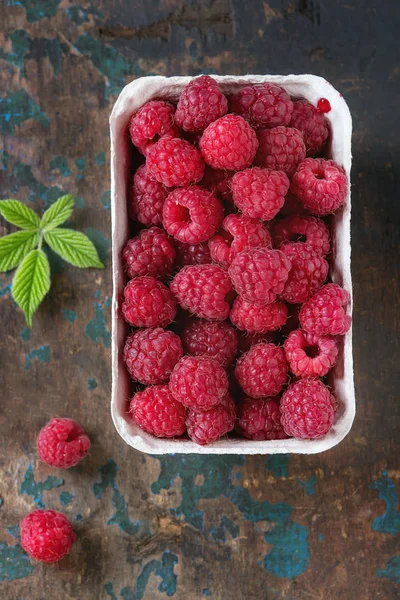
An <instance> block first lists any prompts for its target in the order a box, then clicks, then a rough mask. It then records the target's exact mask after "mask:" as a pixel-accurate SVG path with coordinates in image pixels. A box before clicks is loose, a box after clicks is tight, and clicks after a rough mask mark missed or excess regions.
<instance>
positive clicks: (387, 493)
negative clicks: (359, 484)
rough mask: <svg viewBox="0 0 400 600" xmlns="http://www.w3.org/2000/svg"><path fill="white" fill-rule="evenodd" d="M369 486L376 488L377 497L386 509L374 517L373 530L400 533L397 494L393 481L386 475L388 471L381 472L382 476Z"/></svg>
mask: <svg viewBox="0 0 400 600" xmlns="http://www.w3.org/2000/svg"><path fill="white" fill-rule="evenodd" d="M370 488H372V489H373V490H378V492H379V499H380V500H383V501H384V502H385V504H386V510H385V512H384V514H383V515H381V516H379V517H375V519H374V520H373V522H372V529H373V531H379V532H380V533H391V534H392V535H395V534H396V533H400V513H399V511H398V510H396V506H397V504H398V500H399V499H398V496H397V492H396V488H395V485H394V483H393V481H392V480H391V479H390V478H389V477H388V472H387V471H386V470H385V471H383V472H382V477H381V478H380V479H377V480H376V481H374V482H372V483H371V485H370Z"/></svg>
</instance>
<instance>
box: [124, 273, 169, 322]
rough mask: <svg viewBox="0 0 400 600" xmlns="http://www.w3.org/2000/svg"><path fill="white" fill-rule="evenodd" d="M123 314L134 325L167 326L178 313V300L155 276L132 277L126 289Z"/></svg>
mask: <svg viewBox="0 0 400 600" xmlns="http://www.w3.org/2000/svg"><path fill="white" fill-rule="evenodd" d="M122 314H123V315H124V317H125V321H127V322H128V323H129V324H130V325H133V326H134V327H166V326H167V325H168V324H169V323H171V321H173V320H174V318H175V315H176V300H175V298H174V297H173V295H172V293H171V291H170V290H169V289H168V288H167V286H166V285H164V284H163V283H161V281H158V280H157V279H154V277H136V278H135V279H131V280H130V281H128V283H127V284H126V286H125V289H124V302H123V304H122Z"/></svg>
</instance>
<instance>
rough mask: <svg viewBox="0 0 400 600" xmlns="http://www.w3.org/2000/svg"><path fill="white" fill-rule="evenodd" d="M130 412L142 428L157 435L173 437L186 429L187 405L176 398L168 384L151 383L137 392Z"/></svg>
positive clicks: (130, 406) (131, 403)
mask: <svg viewBox="0 0 400 600" xmlns="http://www.w3.org/2000/svg"><path fill="white" fill-rule="evenodd" d="M129 412H130V415H131V417H132V420H133V422H134V423H136V425H137V426H138V427H140V429H143V431H146V433H151V435H155V436H156V437H165V438H172V437H176V436H178V435H182V434H183V433H185V431H186V424H185V421H186V411H185V407H184V406H183V405H182V404H181V403H180V402H178V401H177V400H175V398H174V397H173V396H172V394H171V392H170V390H169V387H168V385H151V386H149V387H147V388H145V389H144V390H143V391H142V392H137V393H136V394H135V395H134V396H133V398H132V400H131V402H130V405H129Z"/></svg>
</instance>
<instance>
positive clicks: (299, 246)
mask: <svg viewBox="0 0 400 600" xmlns="http://www.w3.org/2000/svg"><path fill="white" fill-rule="evenodd" d="M281 251H282V252H283V253H284V254H285V256H286V257H287V258H288V259H289V260H290V262H291V264H292V268H291V269H290V272H289V277H288V279H287V281H286V283H285V287H284V289H283V291H282V293H281V296H282V298H283V299H284V300H286V302H289V303H290V304H301V303H302V302H305V301H306V300H307V299H308V298H310V296H312V295H313V293H314V292H315V291H316V290H317V289H318V288H320V287H321V285H322V284H323V283H324V281H325V280H326V278H327V275H328V270H329V265H328V263H327V261H326V260H325V259H324V258H323V257H322V256H321V255H320V254H318V253H317V252H315V251H314V250H313V249H312V248H311V247H310V246H308V244H304V243H303V242H287V243H286V244H283V245H282V246H281Z"/></svg>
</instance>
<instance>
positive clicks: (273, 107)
mask: <svg viewBox="0 0 400 600" xmlns="http://www.w3.org/2000/svg"><path fill="white" fill-rule="evenodd" d="M230 107H231V111H232V112H234V113H237V114H238V115H241V116H242V117H244V118H245V119H247V120H248V121H250V123H251V124H252V125H253V126H254V127H276V126H277V125H288V124H289V121H290V117H291V115H292V112H293V102H292V101H291V99H290V96H289V94H288V93H287V92H286V91H285V90H284V89H283V88H281V87H279V86H278V85H274V84H273V83H261V84H256V85H248V86H246V87H244V88H242V89H241V90H239V91H238V92H236V93H235V94H232V96H231V97H230Z"/></svg>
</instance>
